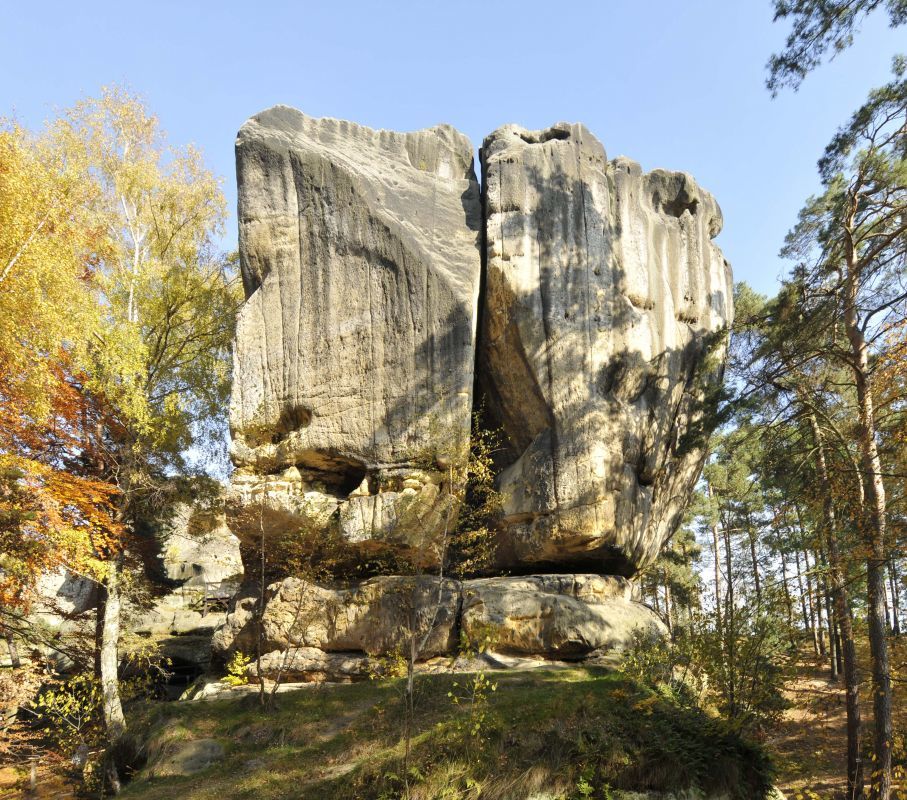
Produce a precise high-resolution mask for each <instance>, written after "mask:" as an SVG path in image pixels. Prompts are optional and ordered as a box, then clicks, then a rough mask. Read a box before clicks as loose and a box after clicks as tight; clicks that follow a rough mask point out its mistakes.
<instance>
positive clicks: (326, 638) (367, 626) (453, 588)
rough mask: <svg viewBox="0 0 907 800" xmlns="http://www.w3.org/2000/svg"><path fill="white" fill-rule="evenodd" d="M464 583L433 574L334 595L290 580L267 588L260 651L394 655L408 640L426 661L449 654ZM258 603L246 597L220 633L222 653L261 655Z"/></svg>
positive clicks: (217, 644) (217, 641)
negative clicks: (413, 637)
mask: <svg viewBox="0 0 907 800" xmlns="http://www.w3.org/2000/svg"><path fill="white" fill-rule="evenodd" d="M459 588H460V587H459V584H458V583H457V582H456V581H452V580H446V579H443V580H442V579H441V578H436V577H431V576H425V577H406V576H385V577H379V578H372V579H371V580H368V581H365V582H363V583H361V584H359V585H358V586H354V587H352V588H349V589H329V588H325V587H322V586H318V585H316V584H314V583H309V582H307V581H304V580H300V579H299V578H287V579H285V580H284V581H282V582H280V583H277V584H274V585H272V586H270V587H269V589H268V596H267V599H266V605H265V609H264V613H263V614H262V615H261V624H262V648H263V649H264V650H265V651H273V650H286V649H288V648H291V647H315V648H318V649H320V650H323V651H329V652H331V651H334V652H336V651H357V652H360V653H367V654H370V655H376V654H383V653H390V652H393V651H394V650H395V649H397V648H398V647H400V646H401V645H402V644H403V643H404V642H406V641H408V637H409V636H410V635H416V636H418V638H419V640H420V656H421V657H422V658H430V657H432V656H435V655H439V654H442V653H449V652H451V651H452V650H453V648H454V645H455V644H456V634H455V630H454V626H455V623H456V619H457V615H458V609H459V602H460V597H459ZM256 607H257V598H256V597H252V596H249V597H242V598H238V599H237V600H236V602H235V607H234V608H233V610H232V611H231V613H230V614H229V615H228V617H227V621H226V624H225V625H224V626H223V627H222V628H220V629H219V630H218V631H217V632H216V633H215V635H214V651H215V653H217V654H219V655H222V654H226V653H230V652H233V651H235V650H242V651H243V652H246V653H251V652H255V650H256V647H257V636H258V629H257V624H256V616H257V614H256Z"/></svg>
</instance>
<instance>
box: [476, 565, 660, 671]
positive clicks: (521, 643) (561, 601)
mask: <svg viewBox="0 0 907 800" xmlns="http://www.w3.org/2000/svg"><path fill="white" fill-rule="evenodd" d="M461 626H462V630H463V634H464V635H465V636H466V638H467V639H468V640H470V641H474V642H481V641H482V640H483V638H485V637H486V636H487V637H488V640H489V642H490V643H491V646H492V648H493V649H494V650H495V651H496V652H501V653H505V654H508V655H544V656H546V657H549V658H558V659H575V658H584V657H586V656H588V655H590V654H593V653H601V654H602V655H607V656H612V655H615V654H619V653H620V652H622V651H623V650H624V649H625V648H626V647H627V646H628V645H629V644H630V643H631V642H632V641H633V637H634V635H635V632H636V631H639V632H641V634H642V635H652V636H661V635H662V634H663V633H664V632H665V626H664V623H663V622H661V620H660V619H659V618H658V615H657V614H655V612H654V611H652V610H651V609H650V608H649V607H648V606H645V605H643V604H642V603H635V602H633V601H632V600H631V599H630V584H629V583H628V582H627V581H626V580H625V579H623V578H619V577H613V576H607V577H601V576H599V575H529V576H526V577H524V578H485V579H480V580H474V581H466V582H465V583H464V585H463V607H462V618H461Z"/></svg>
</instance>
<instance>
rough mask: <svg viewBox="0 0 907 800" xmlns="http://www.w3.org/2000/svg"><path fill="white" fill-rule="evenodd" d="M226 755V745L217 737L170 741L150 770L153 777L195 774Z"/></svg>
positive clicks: (149, 773) (149, 772)
mask: <svg viewBox="0 0 907 800" xmlns="http://www.w3.org/2000/svg"><path fill="white" fill-rule="evenodd" d="M223 757H224V747H223V745H222V744H221V743H220V742H218V741H217V740H216V739H194V740H191V741H188V742H186V741H170V742H168V743H167V744H166V745H165V748H164V752H163V753H162V755H161V756H160V757H159V759H158V760H157V761H156V763H155V764H154V765H153V766H152V767H151V768H150V769H149V770H148V775H149V776H150V777H153V778H166V777H171V776H178V775H179V776H185V775H195V774H196V773H199V772H202V771H203V770H206V769H208V767H210V766H212V765H214V764H216V763H217V762H218V761H220V760H221V759H222V758H223Z"/></svg>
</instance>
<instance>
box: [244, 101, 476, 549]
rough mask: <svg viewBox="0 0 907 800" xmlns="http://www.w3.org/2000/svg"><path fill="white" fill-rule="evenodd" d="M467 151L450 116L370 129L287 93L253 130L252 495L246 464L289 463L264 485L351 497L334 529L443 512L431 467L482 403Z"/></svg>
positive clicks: (247, 413)
mask: <svg viewBox="0 0 907 800" xmlns="http://www.w3.org/2000/svg"><path fill="white" fill-rule="evenodd" d="M472 153H473V151H472V145H471V144H470V143H469V141H468V140H467V139H466V137H464V136H463V135H462V134H460V133H458V132H456V131H455V130H453V129H452V128H450V127H449V126H439V127H436V128H432V129H429V130H423V131H418V132H415V133H394V132H391V131H376V130H371V129H369V128H365V127H362V126H359V125H355V124H353V123H349V122H343V121H339V120H333V119H312V118H311V117H307V116H305V115H304V114H302V113H301V112H298V111H295V110H293V109H290V108H286V107H283V106H278V107H275V108H272V109H270V110H268V111H265V112H263V113H261V114H259V115H257V116H255V117H253V118H252V119H250V120H249V121H248V122H247V123H246V124H245V125H243V127H242V128H241V130H240V132H239V136H238V138H237V143H236V154H237V176H238V182H239V226H240V233H239V246H240V255H241V265H242V273H243V283H244V286H245V290H246V296H247V300H246V303H245V305H244V306H243V308H242V311H241V313H240V316H239V320H238V327H237V335H236V347H235V360H234V392H233V399H232V403H231V408H230V420H231V430H232V434H233V446H232V457H233V460H234V462H235V463H236V465H237V466H238V467H239V472H238V477H237V480H238V481H239V482H240V483H243V482H244V485H243V486H242V487H241V490H242V491H243V492H247V493H248V494H250V495H254V493H255V491H256V487H255V486H254V484H255V483H256V481H255V479H254V478H252V479H251V480H250V476H256V475H259V476H260V475H264V474H269V477H268V478H266V479H264V481H270V482H273V478H274V477H276V476H278V475H281V474H282V473H285V472H286V471H287V470H290V474H289V475H288V476H287V480H286V481H284V482H285V483H286V484H287V487H286V490H287V491H286V492H284V494H286V496H287V498H288V500H289V502H287V503H283V502H282V500H281V497H280V494H281V493H280V492H275V491H268V490H267V489H265V490H264V494H266V495H268V499H267V503H266V505H267V506H268V510H269V512H270V513H271V516H272V518H276V519H278V520H279V519H280V517H281V515H284V518H285V519H284V521H285V522H286V521H287V520H288V521H289V522H290V523H292V524H300V525H307V524H309V522H310V519H311V513H310V511H309V510H308V509H309V508H310V507H315V508H317V510H316V511H315V512H314V516H315V518H316V519H318V520H320V519H321V518H322V516H323V514H324V513H328V512H330V513H333V511H334V510H336V509H337V508H338V507H341V510H340V513H339V516H338V517H335V523H336V524H335V531H336V532H337V533H339V534H340V535H341V536H342V537H345V538H347V539H348V540H350V541H351V542H353V543H355V542H367V541H369V540H370V539H371V538H372V537H373V536H375V537H376V538H378V539H388V538H390V539H395V538H396V539H401V538H402V539H406V538H407V537H408V536H410V535H412V536H417V537H420V536H423V535H424V533H425V525H426V524H427V523H430V522H431V521H432V520H433V519H435V517H437V515H433V508H434V506H435V501H436V500H437V496H438V494H439V493H438V491H437V484H438V479H437V478H434V477H432V476H428V477H426V476H425V475H424V474H423V469H427V470H428V471H429V472H431V471H432V470H433V469H436V468H437V467H439V466H443V465H444V464H445V463H446V462H447V461H449V460H450V458H451V457H452V456H453V455H454V454H455V453H457V452H459V451H460V450H461V449H462V448H463V447H464V446H465V444H466V442H467V440H468V435H469V426H470V414H471V409H472V386H473V366H474V352H475V337H476V320H477V308H478V289H479V272H480V252H479V247H478V242H479V232H480V226H481V206H480V197H479V190H478V184H477V182H476V178H475V173H474V171H473V155H472ZM420 467H421V468H422V469H419V468H420ZM413 476H414V477H413ZM281 477H282V475H281ZM411 477H412V480H409V483H410V485H409V486H407V485H406V484H407V480H408V479H410V478H411ZM250 484H252V485H250ZM416 484H418V485H416ZM426 487H428V488H426ZM281 491H283V490H281ZM351 494H353V495H354V497H355V499H353V500H351V499H350V495H351ZM316 495H318V497H316ZM382 495H383V496H382ZM300 497H304V499H305V503H302V502H301V501H299V498H300ZM378 498H380V499H378ZM414 504H416V505H418V506H419V507H418V509H413V508H412V506H413V505H414ZM347 506H349V507H347ZM407 514H409V515H410V517H413V516H414V517H415V518H417V522H416V523H415V524H414V525H413V526H412V527H411V529H407V527H406V524H405V523H406V518H407ZM419 546H421V542H417V543H416V544H415V545H413V549H418V547H419ZM428 560H431V559H428Z"/></svg>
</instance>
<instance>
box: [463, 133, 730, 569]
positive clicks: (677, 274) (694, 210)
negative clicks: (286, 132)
mask: <svg viewBox="0 0 907 800" xmlns="http://www.w3.org/2000/svg"><path fill="white" fill-rule="evenodd" d="M482 169H483V179H484V186H485V193H486V194H485V197H486V200H485V208H486V215H487V217H486V241H487V289H486V292H485V304H484V314H483V321H484V327H483V331H482V337H481V342H482V344H481V368H480V373H481V379H482V381H483V383H484V385H485V387H486V388H487V391H488V395H489V397H490V398H491V403H492V407H493V410H494V411H495V412H496V415H497V417H498V418H499V419H500V422H501V423H502V425H503V427H504V430H505V431H506V432H507V434H508V437H509V440H510V443H511V446H512V450H513V455H514V456H516V460H515V461H514V462H513V463H512V464H511V465H510V466H508V468H507V469H506V470H505V471H504V472H503V474H502V475H501V477H500V484H501V491H502V492H503V494H504V519H503V520H502V524H503V527H504V534H503V541H502V551H501V562H502V565H504V566H506V567H509V568H511V569H518V570H521V571H525V570H527V569H538V568H540V567H542V568H544V567H548V568H551V567H552V565H558V564H564V565H568V566H573V567H575V566H577V565H583V566H586V567H592V566H595V567H597V569H598V571H602V572H614V573H617V574H622V575H628V576H629V575H632V574H633V573H634V572H636V570H637V569H639V568H640V567H642V566H644V565H645V564H646V563H648V562H649V561H651V560H652V559H653V558H654V557H655V556H656V555H657V554H658V551H659V550H660V549H661V546H662V544H663V543H664V542H665V541H666V540H667V538H668V537H669V536H670V535H671V534H672V533H673V532H674V530H675V529H676V527H677V525H678V524H679V521H680V515H681V514H682V512H683V509H684V506H685V504H686V501H687V498H688V496H689V493H690V491H691V489H692V487H693V484H694V483H695V481H696V479H697V477H698V475H699V472H700V470H701V468H702V462H703V459H704V457H705V448H704V444H705V443H704V441H703V438H702V437H701V436H700V437H698V438H696V437H695V435H694V434H695V433H696V432H697V430H698V426H700V425H701V423H702V420H703V415H704V412H705V410H706V409H705V407H704V400H705V398H706V392H707V390H708V388H709V387H713V386H715V385H716V384H718V383H720V380H721V372H722V370H721V367H722V363H723V359H722V358H721V353H722V352H723V351H722V348H721V346H722V344H723V342H722V337H721V333H722V331H723V329H724V328H725V327H726V326H727V325H728V324H729V322H730V318H731V313H732V312H731V302H732V301H731V275H730V268H729V266H728V264H727V262H726V261H725V260H724V257H723V256H722V254H721V251H720V250H719V249H718V248H717V247H716V246H715V245H714V244H713V243H712V238H713V237H714V236H716V235H717V234H718V232H719V231H720V230H721V225H722V218H721V211H720V210H719V208H718V204H717V203H716V202H715V201H714V199H713V198H712V196H711V195H710V194H708V192H705V191H704V190H702V189H700V188H699V187H698V186H697V185H696V182H695V181H694V180H693V178H692V177H690V176H689V175H686V174H684V173H680V172H666V171H664V170H655V171H654V172H651V173H648V174H644V173H643V172H642V171H641V169H640V167H639V165H638V164H636V163H634V162H632V161H629V160H627V159H624V158H619V159H617V160H615V161H610V162H609V161H608V160H607V159H606V156H605V150H604V148H603V147H602V145H601V144H600V143H599V142H598V140H597V139H596V138H595V137H594V136H592V134H590V133H589V131H588V130H586V128H585V127H583V126H582V125H564V124H559V125H556V126H554V127H552V128H549V129H548V130H544V131H527V130H525V129H523V128H520V127H517V126H514V125H508V126H506V127H504V128H500V129H499V130H497V131H495V132H494V133H492V134H491V135H490V136H489V137H488V138H487V139H486V140H485V144H484V146H483V148H482Z"/></svg>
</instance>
